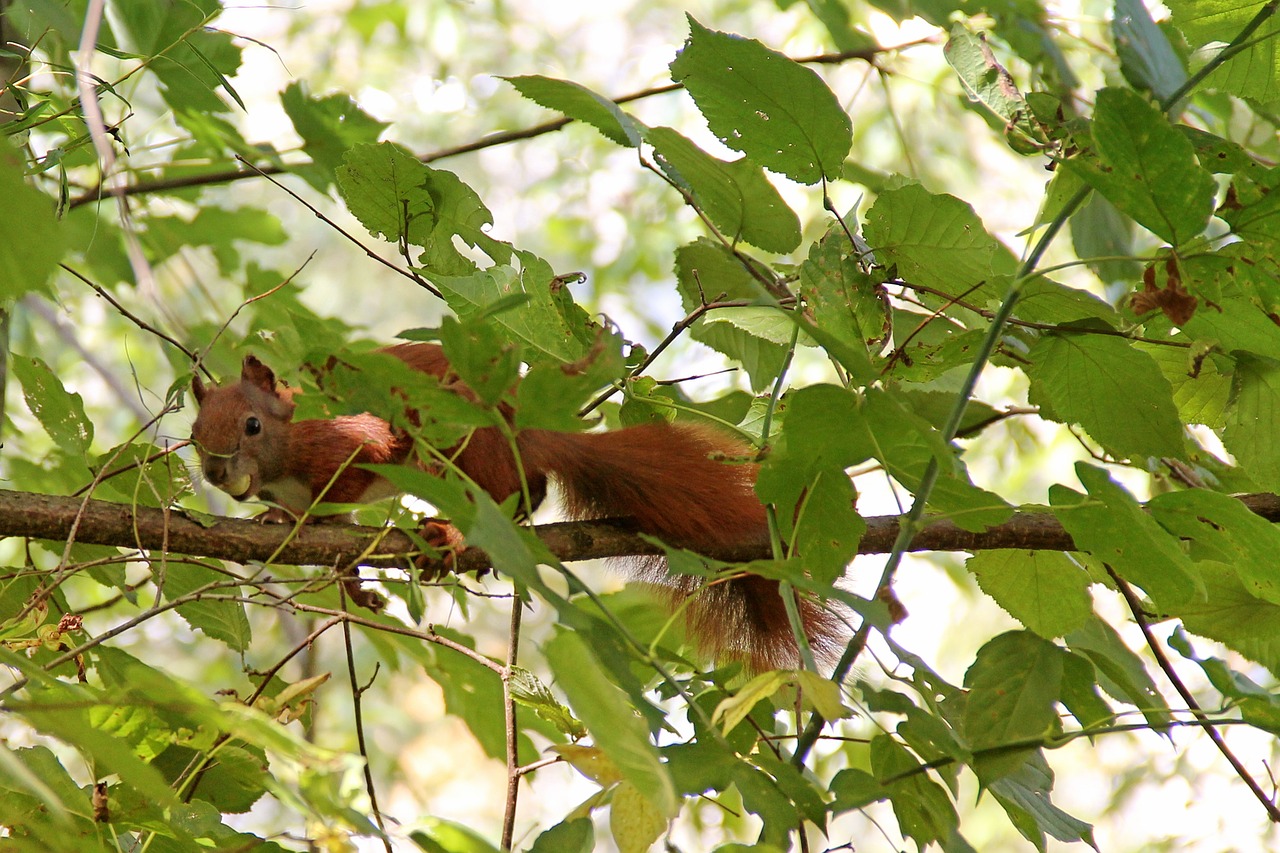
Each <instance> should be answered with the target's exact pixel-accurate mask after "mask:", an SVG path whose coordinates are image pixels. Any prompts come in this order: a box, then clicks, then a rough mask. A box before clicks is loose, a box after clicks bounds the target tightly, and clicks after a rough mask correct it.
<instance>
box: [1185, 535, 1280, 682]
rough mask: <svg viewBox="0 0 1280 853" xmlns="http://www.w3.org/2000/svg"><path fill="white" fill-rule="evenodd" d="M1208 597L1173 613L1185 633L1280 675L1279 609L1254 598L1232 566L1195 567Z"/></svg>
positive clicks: (1206, 564)
mask: <svg viewBox="0 0 1280 853" xmlns="http://www.w3.org/2000/svg"><path fill="white" fill-rule="evenodd" d="M1199 567H1200V572H1201V574H1202V575H1203V577H1204V583H1205V588H1206V590H1207V592H1208V594H1207V595H1206V597H1205V600H1204V601H1193V602H1188V603H1187V604H1184V605H1182V606H1180V607H1178V608H1177V609H1176V610H1175V611H1174V613H1175V615H1177V616H1180V617H1181V618H1182V624H1183V625H1185V626H1186V628H1187V630H1188V631H1191V632H1192V633H1194V634H1199V635H1200V636H1201V637H1206V638H1208V639H1210V640H1217V641H1218V642H1220V643H1223V644H1225V645H1226V646H1227V647H1228V648H1231V649H1232V650H1234V651H1237V652H1239V653H1240V654H1242V655H1244V656H1245V657H1247V658H1249V659H1250V660H1253V661H1257V662H1258V663H1260V664H1262V665H1263V666H1265V667H1266V668H1267V669H1269V670H1271V673H1272V675H1275V674H1277V673H1280V605H1276V604H1274V603H1272V602H1270V601H1267V600H1265V599H1262V598H1259V597H1258V596H1256V595H1254V594H1253V593H1252V592H1251V591H1250V590H1249V589H1248V588H1247V587H1246V586H1245V585H1244V584H1243V583H1241V581H1240V576H1239V574H1238V573H1237V572H1236V570H1235V568H1234V567H1233V566H1228V565H1226V564H1223V563H1215V562H1212V561H1209V560H1203V561H1201V562H1200V563H1199Z"/></svg>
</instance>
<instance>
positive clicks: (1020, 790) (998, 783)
mask: <svg viewBox="0 0 1280 853" xmlns="http://www.w3.org/2000/svg"><path fill="white" fill-rule="evenodd" d="M1052 790H1053V770H1052V768H1050V767H1049V763H1048V762H1047V761H1045V758H1044V755H1043V754H1042V753H1039V752H1037V753H1035V754H1034V755H1033V756H1032V757H1031V759H1030V760H1029V761H1027V762H1025V763H1023V764H1022V766H1020V767H1019V768H1018V769H1017V770H1015V771H1014V772H1013V773H1010V774H1009V775H1007V776H1003V777H1001V778H999V779H997V780H995V781H994V782H992V783H991V794H992V795H993V796H994V797H995V798H996V801H997V802H999V803H1000V805H1001V806H1003V807H1004V810H1005V811H1006V812H1008V813H1009V818H1010V820H1012V821H1013V824H1014V826H1016V827H1017V828H1018V831H1019V832H1021V833H1022V835H1023V837H1025V838H1026V839H1027V840H1028V841H1030V842H1031V843H1032V844H1035V845H1036V847H1037V848H1038V849H1040V850H1044V849H1045V847H1044V835H1045V833H1048V834H1049V835H1051V836H1052V837H1053V838H1055V839H1056V840H1058V841H1063V842H1071V841H1083V842H1085V843H1086V844H1088V845H1089V846H1090V847H1092V848H1093V849H1094V850H1097V849H1098V847H1097V845H1096V844H1094V842H1093V827H1092V826H1090V825H1089V824H1087V823H1085V822H1084V821H1082V820H1079V819H1077V818H1074V817H1072V816H1071V815H1069V814H1067V813H1066V812H1064V811H1063V810H1062V809H1060V808H1058V807H1057V806H1055V805H1054V804H1053V802H1052V800H1050V799H1049V792H1050V791H1052ZM1021 818H1026V819H1027V820H1029V821H1030V823H1029V825H1026V824H1024V822H1023V820H1021ZM1033 828H1034V829H1033Z"/></svg>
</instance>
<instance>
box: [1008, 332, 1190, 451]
mask: <svg viewBox="0 0 1280 853" xmlns="http://www.w3.org/2000/svg"><path fill="white" fill-rule="evenodd" d="M1028 358H1030V359H1031V361H1032V364H1031V365H1030V366H1029V367H1028V368H1027V375H1028V376H1029V377H1030V379H1031V390H1030V394H1029V398H1030V400H1031V402H1032V404H1034V405H1038V406H1041V407H1042V414H1043V415H1044V416H1045V417H1048V418H1050V419H1051V420H1057V421H1061V422H1063V423H1075V424H1079V425H1080V426H1082V427H1083V428H1084V430H1085V431H1086V432H1088V433H1089V435H1090V436H1092V437H1093V438H1094V440H1096V441H1097V442H1098V443H1099V444H1101V445H1102V446H1103V447H1105V448H1106V449H1107V450H1109V451H1110V452H1112V453H1114V454H1116V455H1117V456H1120V457H1129V456H1175V457H1176V456H1181V455H1182V452H1183V438H1182V423H1181V421H1180V420H1179V419H1178V411H1177V409H1176V408H1175V407H1174V405H1173V388H1172V387H1171V386H1170V385H1169V380H1167V379H1165V378H1164V374H1163V373H1161V372H1160V368H1159V367H1158V366H1157V365H1156V363H1155V361H1154V360H1152V358H1151V356H1149V355H1147V354H1146V353H1145V352H1142V351H1141V350H1138V349H1136V348H1135V347H1133V346H1132V345H1130V344H1129V343H1128V342H1126V341H1124V340H1123V339H1121V338H1117V337H1113V336H1111V335H1102V334H1088V333H1086V332H1085V331H1084V330H1083V329H1082V333H1080V334H1057V333H1053V334H1047V335H1045V336H1044V337H1042V338H1041V339H1040V340H1039V341H1037V342H1036V344H1035V346H1033V347H1032V348H1031V352H1030V353H1028Z"/></svg>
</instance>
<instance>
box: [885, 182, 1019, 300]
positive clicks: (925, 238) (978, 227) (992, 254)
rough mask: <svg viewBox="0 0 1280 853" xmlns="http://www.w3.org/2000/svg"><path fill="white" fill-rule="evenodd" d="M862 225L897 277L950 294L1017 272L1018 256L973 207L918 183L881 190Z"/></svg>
mask: <svg viewBox="0 0 1280 853" xmlns="http://www.w3.org/2000/svg"><path fill="white" fill-rule="evenodd" d="M864 230H865V236H866V238H867V242H868V243H870V244H871V248H872V249H874V250H875V252H876V257H877V258H878V259H879V260H880V262H881V263H883V264H896V265H897V267H898V275H899V276H900V277H901V278H902V279H904V280H906V281H909V282H912V283H915V284H924V285H928V286H929V287H932V288H935V289H937V290H940V291H942V292H943V293H946V294H948V295H951V296H960V295H961V294H963V293H965V292H967V291H969V290H970V289H971V288H972V287H973V286H974V285H976V284H979V283H980V282H986V281H990V280H991V279H992V278H993V277H994V276H1000V275H1013V274H1014V273H1015V272H1016V271H1017V265H1018V264H1017V259H1015V258H1014V256H1013V254H1012V253H1011V252H1010V251H1009V250H1008V249H1007V248H1005V246H1004V245H1003V244H1002V243H1000V242H999V241H998V240H996V239H995V238H994V237H992V236H991V235H990V234H988V233H987V231H986V229H985V228H984V227H983V224H982V220H980V219H979V218H978V216H977V214H976V213H974V212H973V208H972V207H970V206H969V205H968V204H966V203H965V202H963V201H961V200H960V199H958V198H956V197H955V196H950V195H946V194H939V195H935V194H933V193H930V192H929V191H928V190H926V189H925V188H924V187H922V186H920V185H919V184H907V185H906V186H903V187H898V188H897V189H892V190H888V191H886V192H883V193H881V194H880V195H879V196H878V197H877V198H876V201H875V204H873V205H871V208H870V209H869V210H868V211H867V221H866V225H865V229H864ZM969 299H970V301H981V299H980V297H975V296H973V295H970V296H969Z"/></svg>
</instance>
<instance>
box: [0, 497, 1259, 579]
mask: <svg viewBox="0 0 1280 853" xmlns="http://www.w3.org/2000/svg"><path fill="white" fill-rule="evenodd" d="M1240 501H1241V503H1243V504H1244V505H1245V506H1246V507H1248V509H1249V510H1251V511H1252V512H1254V513H1257V514H1258V515H1260V516H1262V517H1263V518H1265V519H1267V520H1268V521H1280V495H1272V494H1257V495H1245V496H1243V497H1241V498H1240ZM82 508H83V515H81V517H80V521H79V526H78V528H77V529H76V533H75V536H76V541H78V542H85V543H89V544H95V545H114V546H117V547H121V548H139V549H143V550H158V549H162V548H165V547H167V548H168V549H169V550H170V551H173V552H177V553H181V554H193V555H199V556H204V557H212V558H215V559H221V560H233V561H235V562H239V563H245V562H252V561H267V560H273V559H274V562H277V563H284V564H287V565H319V566H334V565H341V564H343V563H348V562H351V561H354V560H357V559H358V560H359V561H360V562H361V564H363V565H371V566H403V565H406V560H405V555H406V554H410V553H413V552H414V551H415V546H414V544H413V542H412V540H411V539H410V538H409V537H408V536H407V535H406V534H404V533H402V532H400V531H398V530H391V531H387V530H386V529H384V528H380V527H360V526H357V525H351V524H310V525H306V526H304V527H303V528H302V529H301V530H299V531H298V532H297V534H296V535H292V534H293V529H292V528H291V527H288V526H285V525H263V524H259V523H257V522H256V521H253V520H251V519H236V518H213V519H212V520H211V523H208V524H204V523H201V522H200V521H197V520H195V519H194V518H191V517H187V516H185V515H183V514H182V513H181V512H180V511H175V510H170V511H167V512H166V511H165V510H161V509H153V508H151V507H142V506H130V505H129V504H119V503H111V502H109V501H99V500H91V501H87V502H85V501H83V500H82V499H80V498H70V497H61V496H56V495H40V494H33V493H30V492H17V491H11V490H7V489H0V537H5V536H23V537H31V538H35V539H51V540H55V541H66V539H67V536H68V535H69V534H70V532H71V530H72V526H73V524H75V521H76V516H77V513H79V512H80V511H81V509H82ZM208 520H209V519H206V521H208ZM866 521H867V532H866V534H865V535H864V536H863V537H862V541H861V543H860V544H859V546H858V552H859V553H860V554H884V553H888V552H889V551H890V550H891V549H892V547H893V541H894V538H895V537H896V536H897V534H898V517H897V516H877V517H873V518H868V519H867V520H866ZM536 531H537V533H538V536H539V537H540V538H541V539H542V541H543V542H544V543H545V544H546V546H547V547H548V549H550V551H551V552H552V553H553V554H555V555H556V556H557V557H559V558H560V559H561V560H564V561H573V560H589V559H597V558H600V557H620V556H628V555H634V554H658V553H661V551H660V550H659V549H658V548H657V547H655V546H654V545H651V544H649V543H648V542H645V541H644V540H643V539H641V538H640V537H639V536H638V535H637V534H636V532H635V528H634V526H632V525H630V524H628V523H627V521H626V520H625V519H608V520H602V521H576V522H562V523H557V524H544V525H540V526H538V527H537V528H536ZM378 537H382V539H381V542H380V543H378V544H376V545H375V546H374V547H373V549H372V551H371V552H370V553H368V554H367V555H366V554H365V552H366V550H367V549H369V548H370V546H371V544H372V543H374V542H375V540H377V539H378ZM286 540H288V541H287V543H286ZM1074 547H1075V546H1074V543H1073V542H1072V540H1071V537H1070V535H1068V534H1067V532H1066V531H1065V530H1064V529H1063V527H1062V525H1061V524H1059V523H1058V520H1057V519H1056V518H1054V516H1053V514H1052V513H1050V512H1047V511H1044V512H1041V511H1033V510H1024V511H1022V512H1019V513H1017V514H1016V515H1015V516H1014V517H1013V518H1012V519H1010V520H1009V521H1007V522H1005V523H1004V524H999V525H996V526H995V527H992V528H989V529H987V530H985V531H983V532H981V533H974V532H972V531H968V530H963V529H961V528H959V527H957V526H956V525H954V524H953V523H951V522H950V521H945V520H937V521H931V522H928V523H927V524H925V525H924V526H923V527H922V528H921V529H920V531H919V532H918V533H917V534H916V535H915V536H914V537H913V538H912V540H911V544H910V545H909V547H908V550H910V551H970V552H973V551H987V550H993V549H998V548H1010V549H1017V550H1033V551H1070V550H1073V548H1074ZM769 553H770V552H769V544H768V542H766V541H764V540H763V539H762V540H761V541H758V542H744V543H741V544H740V545H739V546H737V547H735V548H733V549H730V550H725V551H721V552H718V553H713V554H709V555H708V556H711V557H715V558H717V559H722V560H725V561H732V562H744V561H748V560H755V559H766V558H768V557H769ZM361 555H365V556H364V557H362V556H361ZM488 567H489V559H488V557H487V556H486V555H485V553H484V552H483V551H481V550H479V549H478V548H469V549H466V550H464V551H463V552H462V553H461V554H459V555H457V560H456V565H455V567H454V568H455V569H456V570H457V571H461V572H465V571H473V570H476V569H483V568H488Z"/></svg>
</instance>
